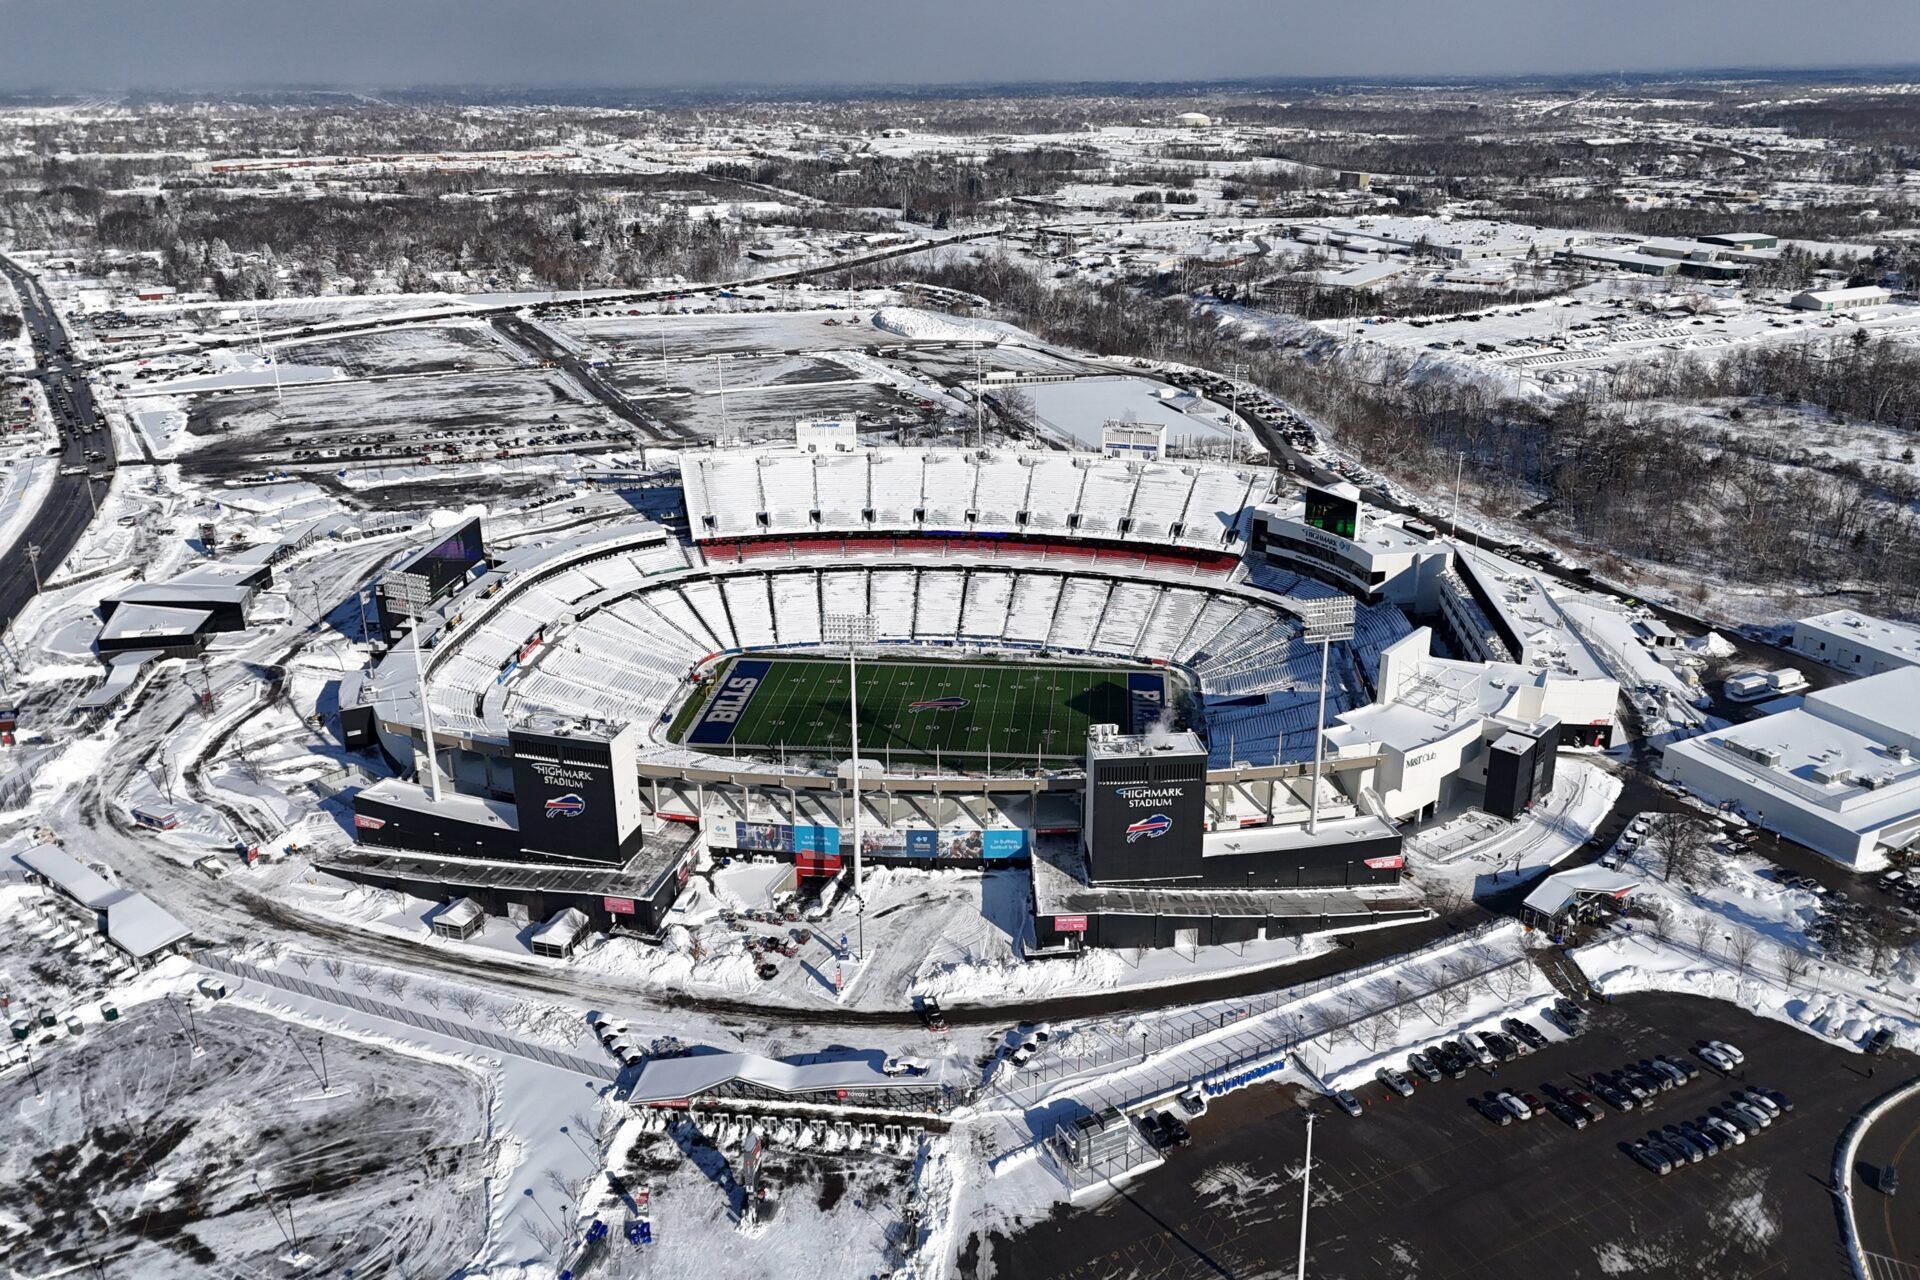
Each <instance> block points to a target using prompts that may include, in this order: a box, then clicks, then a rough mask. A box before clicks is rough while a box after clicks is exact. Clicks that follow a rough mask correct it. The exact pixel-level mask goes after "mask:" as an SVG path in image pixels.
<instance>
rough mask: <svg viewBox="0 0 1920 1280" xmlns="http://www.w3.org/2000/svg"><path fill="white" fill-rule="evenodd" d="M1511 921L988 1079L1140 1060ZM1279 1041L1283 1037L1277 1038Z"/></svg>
mask: <svg viewBox="0 0 1920 1280" xmlns="http://www.w3.org/2000/svg"><path fill="white" fill-rule="evenodd" d="M1511 923H1512V922H1511V921H1506V920H1492V921H1488V922H1486V923H1484V924H1480V925H1476V926H1474V927H1473V928H1471V929H1466V930H1462V931H1461V932H1460V933H1458V934H1455V935H1453V936H1452V937H1450V938H1445V939H1442V940H1441V941H1439V942H1437V943H1434V944H1433V945H1431V946H1428V947H1423V948H1421V949H1420V950H1418V951H1410V952H1407V953H1405V954H1403V955H1397V956H1387V957H1384V958H1382V959H1380V960H1376V961H1372V962H1371V963H1368V964H1364V965H1360V966H1358V967H1356V968H1353V969H1347V970H1344V971H1342V972H1340V973H1337V974H1332V975H1330V976H1328V977H1325V978H1321V979H1318V980H1317V981H1314V982H1309V983H1304V984H1302V985H1300V986H1297V987H1283V988H1281V989H1279V990H1276V991H1267V992H1262V993H1260V994H1258V995H1255V996H1250V997H1246V998H1242V999H1236V1000H1216V1001H1212V1002H1210V1003H1208V1004H1202V1005H1196V1006H1194V1007H1193V1008H1192V1009H1190V1010H1185V1011H1183V1012H1180V1013H1175V1014H1168V1015H1162V1016H1160V1017H1158V1018H1156V1020H1155V1021H1154V1022H1152V1023H1144V1022H1143V1023H1138V1024H1136V1027H1137V1030H1132V1031H1131V1033H1128V1032H1119V1033H1117V1032H1115V1031H1114V1030H1113V1029H1112V1028H1109V1027H1098V1028H1094V1029H1092V1032H1091V1034H1092V1036H1094V1037H1096V1043H1095V1046H1094V1047H1092V1048H1091V1049H1090V1050H1083V1051H1079V1052H1074V1053H1071V1054H1068V1053H1065V1052H1058V1053H1046V1054H1042V1055H1040V1056H1039V1057H1038V1058H1037V1059H1035V1060H1034V1061H1033V1062H1030V1063H1028V1064H1027V1065H1026V1066H1025V1067H1022V1068H1021V1069H1020V1072H1019V1074H1018V1075H1017V1076H1009V1077H1008V1078H1006V1079H1004V1080H996V1081H995V1082H994V1084H995V1088H996V1089H997V1090H998V1091H1000V1092H1002V1093H1011V1092H1013V1091H1015V1090H1019V1091H1027V1090H1030V1089H1033V1088H1035V1087H1037V1086H1039V1085H1044V1084H1049V1083H1052V1082H1054V1081H1057V1080H1064V1079H1067V1078H1070V1077H1073V1076H1079V1075H1084V1074H1087V1073H1090V1072H1094V1071H1099V1070H1101V1069H1103V1068H1106V1067H1111V1066H1114V1065H1116V1064H1118V1063H1121V1062H1125V1061H1127V1060H1129V1059H1133V1060H1138V1061H1141V1062H1144V1061H1146V1060H1147V1059H1149V1058H1151V1057H1152V1056H1153V1055H1154V1054H1156V1053H1162V1052H1165V1051H1167V1050H1169V1049H1174V1048H1177V1047H1179V1046H1181V1045H1184V1044H1187V1043H1188V1042H1190V1041H1193V1040H1196V1039H1198V1038H1200V1037H1201V1036H1204V1035H1208V1034H1211V1033H1213V1032H1217V1031H1220V1030H1223V1029H1225V1028H1227V1027H1230V1026H1233V1025H1234V1024H1236V1023H1249V1024H1250V1023H1252V1022H1253V1021H1255V1020H1256V1019H1258V1018H1261V1017H1264V1016H1266V1015H1268V1014H1271V1013H1274V1012H1277V1011H1278V1010H1280V1009H1282V1008H1284V1007H1286V1006H1288V1005H1293V1004H1301V1003H1304V1002H1306V1001H1309V1000H1311V999H1313V998H1314V997H1315V996H1319V995H1324V994H1325V993H1327V992H1328V991H1331V990H1334V989H1335V988H1338V987H1343V986H1347V985H1350V984H1356V983H1360V982H1363V981H1365V980H1366V979H1367V978H1370V977H1375V976H1378V975H1381V974H1384V973H1386V972H1388V971H1390V970H1396V969H1406V968H1409V967H1410V966H1415V965H1418V964H1419V963H1420V962H1421V961H1422V960H1423V959H1425V958H1430V957H1432V956H1434V955H1437V954H1438V953H1440V952H1443V951H1450V950H1455V949H1459V948H1461V947H1462V946H1468V947H1470V946H1471V944H1472V943H1474V942H1476V941H1478V940H1479V939H1481V938H1484V937H1487V936H1488V935H1490V934H1492V933H1493V932H1495V931H1497V930H1499V929H1502V928H1506V927H1510V925H1511ZM1511 963H1512V961H1511V960H1506V961H1502V962H1501V963H1499V964H1490V965H1487V966H1483V971H1480V972H1474V973H1471V974H1468V975H1466V976H1465V977H1463V978H1461V979H1460V980H1459V982H1458V983H1450V984H1447V985H1449V986H1452V985H1460V983H1466V982H1472V981H1476V980H1478V979H1480V978H1484V977H1487V976H1489V974H1490V973H1491V972H1492V971H1493V970H1495V969H1503V968H1506V967H1508V966H1509V965H1510V964H1511ZM1431 993H1432V988H1429V989H1428V990H1427V991H1424V992H1421V993H1419V994H1417V995H1412V996H1408V997H1406V998H1405V999H1404V1000H1399V1001H1396V1002H1395V1003H1396V1004H1411V1003H1413V1002H1414V1001H1416V1000H1418V999H1420V998H1423V997H1424V996H1425V995H1428V994H1431ZM1379 1011H1380V1010H1379V1007H1378V1006H1376V1007H1375V1008H1374V1009H1373V1010H1372V1011H1371V1012H1370V1013H1369V1014H1365V1015H1360V1016H1358V1017H1354V1018H1351V1019H1349V1023H1357V1022H1360V1021H1363V1020H1364V1019H1365V1018H1366V1017H1370V1016H1373V1015H1374V1014H1377V1013H1378V1012H1379ZM1321 1030H1323V1028H1319V1027H1316V1028H1314V1029H1313V1033H1315V1034H1317V1033H1319V1032H1320V1031H1321ZM1086 1034H1088V1033H1079V1035H1077V1036H1076V1039H1078V1038H1080V1037H1081V1036H1085V1035H1086ZM1289 1038H1291V1039H1298V1038H1300V1037H1299V1036H1297V1035H1296V1036H1292V1037H1289ZM1284 1042H1285V1041H1284V1039H1283V1041H1282V1043H1284ZM1063 1048H1064V1046H1063Z"/></svg>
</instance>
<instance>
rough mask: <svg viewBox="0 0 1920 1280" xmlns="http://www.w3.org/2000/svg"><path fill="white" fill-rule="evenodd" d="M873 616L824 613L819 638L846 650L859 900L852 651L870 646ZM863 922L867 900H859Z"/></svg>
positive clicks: (856, 687) (856, 690) (856, 680)
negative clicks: (865, 645)
mask: <svg viewBox="0 0 1920 1280" xmlns="http://www.w3.org/2000/svg"><path fill="white" fill-rule="evenodd" d="M878 633H879V629H878V627H876V626H875V624H874V621H873V616H872V615H871V614H865V613H827V614H823V615H821V618H820V638H821V639H822V640H825V641H826V642H827V643H828V644H840V643H844V644H845V645H846V646H847V736H848V738H849V739H850V743H849V745H850V746H851V747H852V759H851V761H850V763H851V765H852V771H853V774H852V776H853V896H854V897H855V898H860V675H859V670H858V668H857V666H856V664H855V651H856V650H857V649H858V648H859V646H860V645H863V644H872V643H873V642H874V638H875V636H876V635H878ZM860 912H861V917H862V920H863V922H864V919H865V915H866V900H865V899H864V898H861V899H860Z"/></svg>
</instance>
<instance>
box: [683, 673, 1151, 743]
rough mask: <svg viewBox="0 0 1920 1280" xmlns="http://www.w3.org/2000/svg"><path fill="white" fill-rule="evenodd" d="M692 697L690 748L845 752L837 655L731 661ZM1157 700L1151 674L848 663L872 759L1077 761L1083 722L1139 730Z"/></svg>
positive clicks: (843, 676) (842, 678)
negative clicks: (855, 675)
mask: <svg viewBox="0 0 1920 1280" xmlns="http://www.w3.org/2000/svg"><path fill="white" fill-rule="evenodd" d="M702 697H703V699H704V701H701V702H700V703H699V712H698V714H696V715H695V716H694V717H693V718H692V720H691V721H690V722H689V723H688V724H687V725H686V732H685V736H684V738H683V739H682V740H683V741H684V742H686V743H687V744H688V745H690V746H698V747H705V748H708V749H729V748H737V749H739V750H743V751H744V750H754V751H777V750H782V749H784V750H786V751H789V752H794V753H799V754H812V755H835V754H839V755H844V754H845V753H846V751H847V745H848V742H849V740H850V739H849V734H848V731H847V725H848V709H847V664H846V662H845V661H843V660H836V659H832V658H751V657H744V658H736V659H735V660H734V661H733V663H732V664H731V665H730V666H728V667H727V668H726V669H725V670H724V671H722V672H721V673H720V674H719V675H718V676H717V677H716V678H714V679H713V680H712V681H710V682H709V685H708V688H707V689H706V690H703V691H702ZM1166 704H1167V678H1166V676H1165V675H1164V674H1163V673H1161V672H1159V671H1140V670H1138V669H1113V668H1103V667H1063V666H1024V665H1017V664H1012V663H958V662H901V661H890V660H883V659H874V660H870V661H863V662H861V663H860V748H861V754H863V755H866V756H869V757H872V758H875V759H885V758H887V757H888V756H889V755H891V756H893V757H896V758H897V757H908V758H921V757H924V758H927V759H932V758H934V757H935V756H940V757H947V756H953V757H967V758H969V759H971V758H974V757H978V758H980V759H982V760H984V759H985V758H986V757H988V756H989V755H993V756H1005V757H1007V758H1008V760H1009V762H1010V763H1011V762H1012V761H1013V760H1015V759H1022V758H1024V759H1027V760H1032V759H1035V758H1047V759H1077V758H1078V757H1080V756H1081V755H1082V754H1083V753H1084V751H1085V749H1086V745H1087V726H1088V725H1090V724H1117V725H1119V726H1120V727H1121V729H1122V730H1137V729H1144V728H1145V727H1146V725H1148V724H1150V723H1152V722H1153V721H1154V720H1155V719H1157V718H1158V717H1159V716H1160V714H1161V711H1162V709H1163V708H1164V707H1165V706H1166Z"/></svg>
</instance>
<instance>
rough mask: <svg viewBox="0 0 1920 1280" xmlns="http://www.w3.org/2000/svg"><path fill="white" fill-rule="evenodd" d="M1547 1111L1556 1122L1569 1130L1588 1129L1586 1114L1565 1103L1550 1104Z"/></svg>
mask: <svg viewBox="0 0 1920 1280" xmlns="http://www.w3.org/2000/svg"><path fill="white" fill-rule="evenodd" d="M1547 1111H1548V1112H1549V1113H1551V1114H1552V1116H1553V1118H1554V1119H1555V1120H1558V1121H1559V1122H1560V1123H1561V1124H1564V1125H1566V1126H1567V1127H1569V1128H1572V1129H1584V1128H1586V1127H1587V1115H1586V1112H1584V1111H1580V1110H1578V1109H1577V1108H1574V1107H1570V1106H1568V1105H1567V1104H1566V1103H1564V1102H1549V1103H1548V1104H1547Z"/></svg>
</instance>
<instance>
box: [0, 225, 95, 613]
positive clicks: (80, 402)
mask: <svg viewBox="0 0 1920 1280" xmlns="http://www.w3.org/2000/svg"><path fill="white" fill-rule="evenodd" d="M0 272H5V273H6V276H7V278H8V279H9V280H11V281H12V282H13V290H14V293H15V294H16V295H17V296H18V297H19V299H20V310H21V313H22V315H23V318H24V319H25V321H26V325H27V331H28V334H29V336H31V338H32V339H33V351H34V357H35V359H36V360H37V361H38V365H37V367H36V368H35V369H33V370H32V371H31V373H30V376H31V377H34V378H37V379H39V380H40V381H41V382H42V383H43V384H44V385H45V386H46V389H47V403H48V405H49V406H50V407H51V408H52V410H53V417H54V423H55V425H56V427H57V429H58V430H59V432H60V439H61V445H62V448H61V453H60V473H59V474H58V475H56V476H55V477H54V481H53V487H52V488H50V489H49V490H47V494H46V498H45V499H44V500H43V501H42V502H41V504H40V509H39V510H38V511H36V512H34V513H33V516H32V518H31V519H30V520H29V521H28V522H27V527H26V530H25V532H24V533H22V534H21V535H20V539H19V540H18V541H17V542H15V543H14V544H13V545H12V546H10V547H7V548H5V549H4V550H0V632H4V631H5V630H6V629H7V628H8V627H11V626H12V625H13V620H14V619H15V618H17V617H18V616H19V615H20V611H21V610H22V609H24V608H26V607H27V602H28V601H29V600H31V599H33V597H34V595H35V594H36V593H37V592H38V590H39V588H38V586H37V585H36V582H35V578H34V564H33V559H32V557H30V556H29V555H28V554H27V548H28V547H29V546H37V547H39V548H40V557H39V566H40V573H41V575H42V576H44V575H47V574H51V573H52V572H53V571H54V570H55V569H57V568H58V567H59V565H60V562H61V561H63V560H65V559H66V558H67V554H68V553H69V552H71V551H72V550H73V548H74V544H75V543H77V542H79V541H80V535H81V534H82V533H84V532H86V528H87V525H88V524H89V523H90V522H91V521H92V520H93V512H94V502H95V501H97V500H98V499H99V498H100V497H102V496H104V495H105V493H106V491H107V481H106V480H104V479H103V480H101V481H99V482H96V481H94V479H93V478H92V477H93V476H94V475H96V474H97V475H102V476H106V475H107V474H108V473H110V472H111V471H112V470H113V467H114V456H113V440H112V437H111V436H110V435H109V434H108V433H107V430H106V424H105V422H104V421H103V420H102V419H101V417H100V412H99V407H98V406H97V405H95V404H94V402H93V389H92V387H91V386H89V385H88V383H87V375H86V370H85V368H84V367H83V366H81V365H80V364H77V363H76V362H75V361H74V360H73V359H72V358H71V355H70V354H66V353H67V331H66V329H65V327H64V326H62V325H61V323H60V317H59V316H58V314H56V313H55V311H54V309H53V306H52V304H51V303H49V302H48V300H47V295H46V293H45V292H44V291H43V290H42V289H41V288H40V285H39V283H38V282H37V281H35V280H34V279H33V277H32V276H30V275H28V274H27V273H26V272H25V271H22V270H21V269H20V268H19V266H18V265H16V264H15V263H14V262H13V261H11V260H10V259H7V258H0ZM89 450H93V451H96V452H99V453H101V454H103V455H105V456H104V458H103V459H102V460H101V461H98V462H91V463H90V462H88V461H87V456H86V455H87V452H88V451H89ZM76 468H77V470H76ZM90 489H91V490H92V495H93V496H92V499H91V500H90V499H89V497H88V491H89V490H90Z"/></svg>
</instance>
